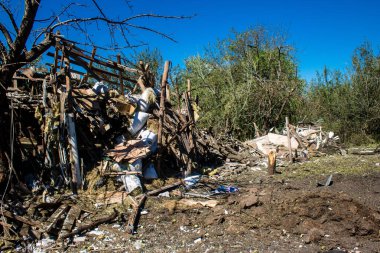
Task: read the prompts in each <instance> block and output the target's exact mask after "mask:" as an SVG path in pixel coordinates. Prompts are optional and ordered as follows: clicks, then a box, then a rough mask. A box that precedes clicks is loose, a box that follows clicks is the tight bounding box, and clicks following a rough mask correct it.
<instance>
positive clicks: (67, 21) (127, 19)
mask: <svg viewBox="0 0 380 253" xmlns="http://www.w3.org/2000/svg"><path fill="white" fill-rule="evenodd" d="M147 17H151V18H164V19H185V18H191V17H190V16H164V15H156V14H139V15H136V16H132V17H129V18H126V19H123V20H120V21H117V20H111V19H107V18H104V17H99V16H97V17H90V18H73V19H68V20H65V21H62V22H59V23H57V24H55V25H53V26H52V27H51V30H54V29H55V28H57V27H59V26H63V25H67V24H70V23H75V22H92V21H103V22H105V23H108V24H114V25H126V24H127V22H128V21H130V20H132V19H138V18H147Z"/></svg>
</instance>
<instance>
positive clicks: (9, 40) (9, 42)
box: [0, 23, 13, 49]
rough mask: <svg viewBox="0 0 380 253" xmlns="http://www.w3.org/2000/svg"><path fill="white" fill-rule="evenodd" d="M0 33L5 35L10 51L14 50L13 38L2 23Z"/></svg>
mask: <svg viewBox="0 0 380 253" xmlns="http://www.w3.org/2000/svg"><path fill="white" fill-rule="evenodd" d="M0 31H1V32H2V33H3V34H4V37H5V39H6V40H7V44H8V47H9V49H13V41H12V37H11V35H10V34H9V31H8V29H7V28H6V27H5V26H4V25H3V24H2V23H0Z"/></svg>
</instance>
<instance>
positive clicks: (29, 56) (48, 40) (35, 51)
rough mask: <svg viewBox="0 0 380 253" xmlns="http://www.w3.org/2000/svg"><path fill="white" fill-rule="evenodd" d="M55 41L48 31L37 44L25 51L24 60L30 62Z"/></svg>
mask: <svg viewBox="0 0 380 253" xmlns="http://www.w3.org/2000/svg"><path fill="white" fill-rule="evenodd" d="M54 43H55V39H54V37H53V36H52V35H51V34H50V33H49V34H47V35H46V37H45V39H44V40H43V41H41V43H39V44H38V45H35V46H33V47H32V48H31V49H30V50H29V51H28V52H26V53H25V61H27V62H31V61H34V60H35V59H37V58H38V57H39V56H40V55H41V54H43V53H44V52H45V51H46V50H48V49H49V48H50V47H51V46H53V45H54Z"/></svg>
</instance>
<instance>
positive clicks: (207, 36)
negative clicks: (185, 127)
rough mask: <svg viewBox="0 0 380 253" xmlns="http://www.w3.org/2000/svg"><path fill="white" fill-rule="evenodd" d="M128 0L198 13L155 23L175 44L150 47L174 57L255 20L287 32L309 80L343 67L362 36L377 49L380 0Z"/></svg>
mask: <svg viewBox="0 0 380 253" xmlns="http://www.w3.org/2000/svg"><path fill="white" fill-rule="evenodd" d="M132 4H133V5H134V6H135V10H136V11H137V10H140V9H141V10H146V11H148V12H158V13H167V14H173V15H176V14H184V15H191V14H197V16H196V17H194V18H193V19H191V20H186V21H178V22H164V23H163V24H159V23H160V22H159V23H158V24H157V27H158V28H160V29H161V30H162V31H167V32H168V33H169V34H172V35H173V36H174V37H175V38H176V39H177V40H178V43H177V44H173V43H170V42H167V41H162V40H159V39H155V40H153V41H152V43H151V46H152V47H158V48H159V49H160V50H161V51H162V53H163V55H164V57H165V58H167V59H171V60H172V61H173V62H181V61H183V59H184V58H186V57H188V56H189V55H194V54H197V53H201V52H202V50H203V48H204V47H205V46H206V45H207V44H208V43H210V42H211V43H213V42H215V41H216V39H217V38H224V37H226V36H227V34H228V33H229V32H230V31H231V29H232V28H234V29H236V30H238V31H244V30H246V29H247V28H248V27H250V26H255V25H258V24H261V25H264V26H267V27H269V29H275V30H283V31H284V32H285V33H286V34H287V35H288V38H289V43H291V44H292V45H294V46H295V47H296V49H297V53H296V56H297V59H298V61H299V66H300V75H301V76H302V77H303V78H306V79H308V80H309V79H310V78H311V77H313V76H314V75H315V72H316V71H317V70H321V69H323V67H324V66H325V65H326V66H327V67H329V68H334V69H345V68H346V67H347V66H348V65H349V64H350V58H351V56H352V53H353V50H354V49H355V48H356V47H358V46H359V45H360V44H361V43H363V42H364V41H365V40H368V41H370V42H371V43H372V45H373V47H374V48H376V49H378V48H379V46H380V30H379V27H380V15H379V13H380V1H379V0H362V1H353V0H346V1H342V0H304V1H286V0H283V1H281V0H275V1H273V0H272V1H249V0H235V1H226V0H220V1H206V0H192V1H190V0H189V1H174V0H162V1H135V2H133V3H132ZM147 6H149V8H147Z"/></svg>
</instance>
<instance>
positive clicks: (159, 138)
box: [157, 61, 170, 175]
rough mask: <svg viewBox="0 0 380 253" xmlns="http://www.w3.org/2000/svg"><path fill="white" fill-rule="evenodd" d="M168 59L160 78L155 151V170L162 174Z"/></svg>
mask: <svg viewBox="0 0 380 253" xmlns="http://www.w3.org/2000/svg"><path fill="white" fill-rule="evenodd" d="M169 66H170V61H165V66H164V73H163V74H162V80H161V97H160V114H159V119H158V134H157V135H158V136H157V144H158V153H157V172H158V174H161V175H162V171H161V156H162V127H163V124H164V117H165V98H166V82H167V80H168V74H169Z"/></svg>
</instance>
